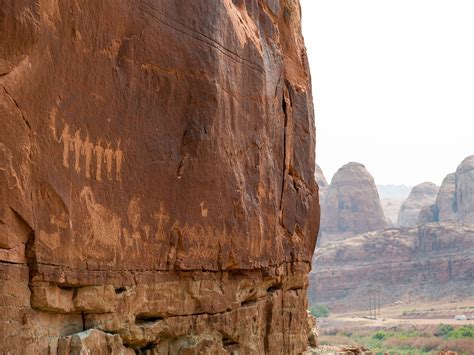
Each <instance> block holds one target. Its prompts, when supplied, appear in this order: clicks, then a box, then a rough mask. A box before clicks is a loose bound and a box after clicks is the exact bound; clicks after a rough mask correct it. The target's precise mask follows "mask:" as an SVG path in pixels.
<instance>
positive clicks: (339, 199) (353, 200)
mask: <svg viewBox="0 0 474 355" xmlns="http://www.w3.org/2000/svg"><path fill="white" fill-rule="evenodd" d="M387 226H388V224H387V221H386V219H385V216H384V213H383V210H382V206H381V204H380V198H379V194H378V191H377V188H376V186H375V182H374V179H373V177H372V175H370V173H369V172H368V171H367V169H366V168H365V166H364V165H362V164H359V163H353V162H352V163H348V164H346V165H344V166H343V167H341V168H340V169H339V170H338V171H337V172H336V174H335V175H334V177H333V178H332V181H331V185H329V187H328V188H327V190H326V192H325V196H324V199H323V201H322V204H321V230H322V231H323V232H325V233H328V234H337V233H350V234H358V233H364V232H368V231H375V230H379V229H383V228H386V227H387Z"/></svg>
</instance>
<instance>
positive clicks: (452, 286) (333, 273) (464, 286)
mask: <svg viewBox="0 0 474 355" xmlns="http://www.w3.org/2000/svg"><path fill="white" fill-rule="evenodd" d="M473 235H474V227H473V226H460V225H458V224H454V223H441V224H439V223H431V224H427V225H423V226H418V227H411V228H397V229H395V228H394V229H388V230H385V231H378V232H370V233H366V234H362V235H360V236H357V237H353V238H350V239H347V240H344V241H342V242H340V243H334V244H332V245H328V246H326V247H322V248H319V247H318V248H317V249H316V252H315V256H314V262H313V271H312V272H311V276H310V279H311V280H310V281H311V282H310V285H311V286H310V289H309V293H308V294H309V299H310V302H311V303H318V304H325V305H327V306H328V307H329V309H330V311H332V312H348V311H354V310H366V309H368V305H369V292H374V291H377V290H378V291H380V302H381V305H387V304H393V303H394V302H397V301H401V302H410V301H414V300H441V299H446V300H456V299H464V300H465V299H469V298H472V297H474V284H473V283H472V278H473V275H474V253H473V252H472V251H473V250H474V239H473V238H472V236H473Z"/></svg>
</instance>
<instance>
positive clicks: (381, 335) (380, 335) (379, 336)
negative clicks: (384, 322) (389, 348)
mask: <svg viewBox="0 0 474 355" xmlns="http://www.w3.org/2000/svg"><path fill="white" fill-rule="evenodd" d="M372 338H373V339H377V340H385V339H387V338H388V334H387V333H385V332H384V331H383V330H379V331H378V332H377V333H375V334H374V336H373V337H372Z"/></svg>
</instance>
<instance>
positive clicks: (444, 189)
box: [434, 173, 458, 222]
mask: <svg viewBox="0 0 474 355" xmlns="http://www.w3.org/2000/svg"><path fill="white" fill-rule="evenodd" d="M435 206H436V214H437V216H435V217H434V219H436V220H439V221H443V222H450V221H457V219H458V217H457V214H456V211H457V203H456V174H454V173H452V174H448V175H447V176H446V177H445V178H444V180H443V182H442V184H441V187H440V188H439V192H438V195H437V196H436V203H435Z"/></svg>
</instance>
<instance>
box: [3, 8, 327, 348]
mask: <svg viewBox="0 0 474 355" xmlns="http://www.w3.org/2000/svg"><path fill="white" fill-rule="evenodd" d="M300 15H301V14H300V7H299V3H298V1H297V0H280V1H278V0H266V1H263V0H258V1H257V0H247V1H243V0H241V1H238V0H234V1H230V0H220V1H218V0H200V1H184V0H174V1H165V0H161V1H160V0H153V1H151V0H141V1H111V0H104V1H92V0H88V1H87V0H74V1H73V0H70V1H69V0H61V1H53V0H51V1H48V0H46V1H40V2H36V1H29V0H21V1H3V2H2V5H1V6H0V29H1V36H0V117H1V120H0V279H1V282H0V353H11V354H46V353H48V352H49V353H50V354H56V353H58V354H70V353H74V354H77V353H86V352H87V351H89V353H91V354H129V353H130V354H133V353H149V354H177V353H178V354H179V353H183V354H184V353H186V354H197V353H209V354H226V353H239V354H259V353H269V354H296V353H300V352H302V351H304V350H305V349H306V345H307V335H308V333H307V331H308V330H307V322H306V315H307V312H306V309H307V300H306V289H307V282H308V280H307V279H308V277H307V274H308V272H309V270H310V261H311V256H312V252H313V249H314V245H315V242H316V235H317V233H318V227H319V225H318V224H319V205H318V190H317V186H316V183H315V181H314V160H315V159H314V158H315V157H314V145H315V127H314V120H313V105H312V99H311V85H310V77H309V70H308V64H307V59H306V51H305V47H304V43H303V38H302V36H301V32H300Z"/></svg>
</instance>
